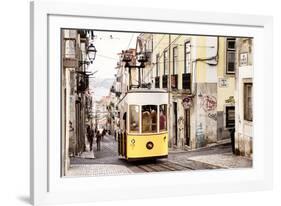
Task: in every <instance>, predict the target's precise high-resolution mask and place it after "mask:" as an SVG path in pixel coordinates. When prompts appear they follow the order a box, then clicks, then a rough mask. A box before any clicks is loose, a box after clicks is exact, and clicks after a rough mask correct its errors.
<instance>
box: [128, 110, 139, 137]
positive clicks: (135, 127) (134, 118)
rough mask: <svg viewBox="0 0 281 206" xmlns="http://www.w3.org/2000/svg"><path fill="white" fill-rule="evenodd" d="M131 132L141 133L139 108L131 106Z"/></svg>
mask: <svg viewBox="0 0 281 206" xmlns="http://www.w3.org/2000/svg"><path fill="white" fill-rule="evenodd" d="M130 132H134V133H138V132H139V106H138V105H130Z"/></svg>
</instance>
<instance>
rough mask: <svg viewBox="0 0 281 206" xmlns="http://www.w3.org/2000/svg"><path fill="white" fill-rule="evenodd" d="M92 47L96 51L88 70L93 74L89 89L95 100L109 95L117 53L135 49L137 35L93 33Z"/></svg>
mask: <svg viewBox="0 0 281 206" xmlns="http://www.w3.org/2000/svg"><path fill="white" fill-rule="evenodd" d="M94 35H95V39H94V45H95V47H96V49H97V54H96V59H95V60H94V62H93V64H90V65H89V68H88V70H90V71H92V72H94V71H97V72H96V73H95V75H94V77H95V78H93V79H91V80H90V81H91V83H90V87H92V88H93V90H94V96H95V100H99V99H100V98H101V97H102V96H106V95H108V93H109V89H110V85H112V82H113V80H114V74H116V69H115V67H116V65H117V62H118V53H120V52H121V51H122V50H126V49H129V48H135V47H136V39H137V36H138V35H139V33H129V32H104V31H95V32H94Z"/></svg>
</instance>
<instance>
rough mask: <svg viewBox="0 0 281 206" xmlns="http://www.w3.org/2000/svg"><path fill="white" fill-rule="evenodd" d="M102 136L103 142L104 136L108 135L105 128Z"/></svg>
mask: <svg viewBox="0 0 281 206" xmlns="http://www.w3.org/2000/svg"><path fill="white" fill-rule="evenodd" d="M101 135H102V140H103V138H104V136H105V135H106V130H105V129H104V128H103V130H102V133H101Z"/></svg>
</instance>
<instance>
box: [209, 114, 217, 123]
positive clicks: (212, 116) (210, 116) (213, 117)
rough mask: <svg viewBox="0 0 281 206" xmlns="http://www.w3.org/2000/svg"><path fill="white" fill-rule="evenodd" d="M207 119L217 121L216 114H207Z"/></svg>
mask: <svg viewBox="0 0 281 206" xmlns="http://www.w3.org/2000/svg"><path fill="white" fill-rule="evenodd" d="M208 117H209V118H210V119H212V120H215V121H217V114H216V113H209V114H208Z"/></svg>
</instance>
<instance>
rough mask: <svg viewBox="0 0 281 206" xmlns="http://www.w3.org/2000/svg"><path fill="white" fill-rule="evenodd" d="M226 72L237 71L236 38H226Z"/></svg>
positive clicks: (232, 72)
mask: <svg viewBox="0 0 281 206" xmlns="http://www.w3.org/2000/svg"><path fill="white" fill-rule="evenodd" d="M226 46H227V50H226V74H234V73H235V38H227V39H226Z"/></svg>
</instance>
